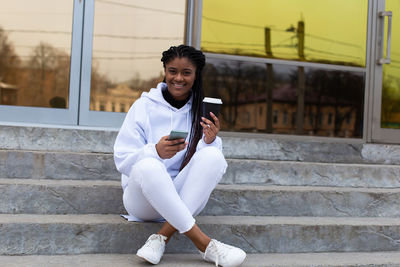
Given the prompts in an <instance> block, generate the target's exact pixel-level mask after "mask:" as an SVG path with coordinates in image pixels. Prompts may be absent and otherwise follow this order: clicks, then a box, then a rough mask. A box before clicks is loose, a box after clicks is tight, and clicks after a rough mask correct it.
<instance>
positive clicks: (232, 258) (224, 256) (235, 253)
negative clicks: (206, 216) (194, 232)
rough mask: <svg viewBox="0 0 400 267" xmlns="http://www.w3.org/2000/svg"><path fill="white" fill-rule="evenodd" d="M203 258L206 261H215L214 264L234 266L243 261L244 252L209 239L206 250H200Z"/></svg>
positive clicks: (226, 266) (225, 266)
mask: <svg viewBox="0 0 400 267" xmlns="http://www.w3.org/2000/svg"><path fill="white" fill-rule="evenodd" d="M200 254H201V255H202V256H203V259H204V260H205V261H208V262H215V266H222V267H234V266H239V265H240V264H242V263H243V261H244V259H245V258H246V252H244V251H243V250H241V249H240V248H237V247H233V246H230V245H227V244H224V243H221V242H219V241H217V240H215V239H211V241H210V243H209V244H208V246H207V248H206V251H205V252H204V253H203V252H201V251H200Z"/></svg>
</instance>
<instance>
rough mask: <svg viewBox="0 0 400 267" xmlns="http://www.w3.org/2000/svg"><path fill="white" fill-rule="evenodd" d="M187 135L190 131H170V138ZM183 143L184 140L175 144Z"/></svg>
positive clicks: (180, 137)
mask: <svg viewBox="0 0 400 267" xmlns="http://www.w3.org/2000/svg"><path fill="white" fill-rule="evenodd" d="M187 135H188V132H185V131H176V130H172V131H171V132H170V133H169V137H168V140H176V139H186V137H187ZM183 143H184V142H182V143H178V144H175V145H180V144H183Z"/></svg>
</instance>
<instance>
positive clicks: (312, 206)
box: [0, 179, 400, 217]
mask: <svg viewBox="0 0 400 267" xmlns="http://www.w3.org/2000/svg"><path fill="white" fill-rule="evenodd" d="M399 206H400V189H398V188H397V189H383V188H339V187H304V186H260V185H257V186H254V185H218V186H217V188H216V190H214V192H213V193H212V195H211V197H210V200H209V202H208V204H207V206H206V207H205V209H204V210H203V212H202V215H259V216H332V217H336V216H337V217H354V216H356V217H368V216H370V217H400V209H399V208H398V207H399ZM0 213H14V214H21V213H26V214H125V213H126V211H125V209H124V207H123V204H122V189H121V186H120V183H119V182H117V181H78V180H59V181H55V180H35V179H0Z"/></svg>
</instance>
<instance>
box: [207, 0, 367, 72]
mask: <svg viewBox="0 0 400 267" xmlns="http://www.w3.org/2000/svg"><path fill="white" fill-rule="evenodd" d="M367 11H368V1H365V0H352V1H348V0H324V1H321V0H265V1H232V0H218V1H215V0H204V1H203V15H202V28H201V29H202V31H201V36H202V38H201V48H202V50H203V51H207V52H212V53H221V54H233V55H247V56H255V57H270V58H279V59H289V60H301V61H312V62H321V63H329V64H338V65H351V66H365V55H366V36H367V34H366V32H367ZM350 25H351V26H350Z"/></svg>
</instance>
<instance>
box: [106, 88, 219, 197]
mask: <svg viewBox="0 0 400 267" xmlns="http://www.w3.org/2000/svg"><path fill="white" fill-rule="evenodd" d="M166 87H167V85H166V84H165V83H159V84H158V85H157V88H152V89H151V90H150V92H148V93H147V92H144V93H143V94H142V95H141V97H140V98H139V99H138V100H136V101H135V103H133V105H132V107H131V108H130V109H129V111H128V113H127V115H126V117H125V120H124V122H123V124H122V126H121V129H120V130H119V133H118V136H117V139H116V140H115V144H114V161H115V165H116V167H117V170H118V171H119V172H120V173H121V174H122V187H123V189H125V187H126V185H127V177H129V174H130V172H131V170H132V167H133V165H135V163H137V162H138V161H140V160H142V159H144V158H147V157H151V158H156V159H158V160H160V161H161V162H163V163H164V165H165V167H166V168H167V171H168V173H169V174H170V175H171V177H172V178H173V179H174V178H175V176H176V175H177V174H178V172H179V168H180V166H181V164H182V161H183V157H184V155H185V152H186V148H185V149H184V150H182V151H180V152H178V153H177V154H176V155H175V156H174V157H172V158H170V159H162V158H160V156H159V155H158V153H157V150H156V147H155V146H156V144H157V143H158V141H160V139H161V137H163V136H166V135H169V133H170V132H171V130H178V131H187V132H189V134H188V137H187V138H186V141H188V139H189V136H190V130H191V125H192V116H191V107H192V98H190V99H189V101H188V102H187V103H186V104H185V105H184V106H183V107H182V108H180V109H177V108H175V107H173V106H171V105H170V104H169V103H168V102H167V101H166V100H165V99H164V97H163V95H162V90H163V89H165V88H166ZM203 138H204V135H203ZM203 138H202V139H201V140H200V141H199V143H198V145H197V148H196V151H198V150H200V149H202V148H204V147H206V146H215V147H217V148H219V149H220V150H222V141H221V138H219V137H218V136H217V138H216V139H215V141H214V142H212V143H211V144H206V143H205V142H204V140H203Z"/></svg>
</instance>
